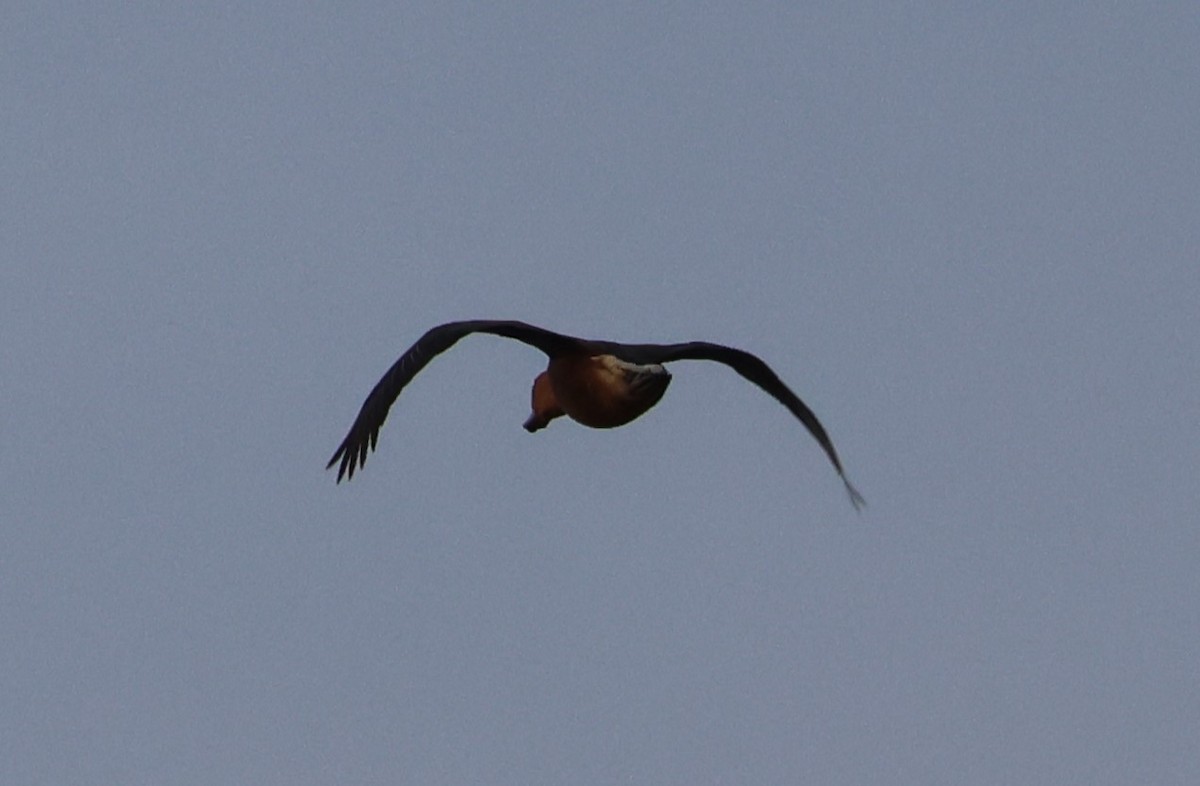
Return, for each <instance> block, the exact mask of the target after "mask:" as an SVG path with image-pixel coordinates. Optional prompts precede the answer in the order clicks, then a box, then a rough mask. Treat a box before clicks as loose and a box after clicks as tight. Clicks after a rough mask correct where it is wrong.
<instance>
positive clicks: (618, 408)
mask: <svg viewBox="0 0 1200 786" xmlns="http://www.w3.org/2000/svg"><path fill="white" fill-rule="evenodd" d="M549 373H550V382H551V385H552V386H553V387H554V397H555V398H556V399H557V400H558V404H559V406H561V407H562V410H563V411H564V412H566V413H567V415H569V416H570V417H571V419H572V420H575V421H576V422H579V423H582V424H583V425H585V426H591V427H592V428H615V427H617V426H623V425H625V424H626V423H628V422H629V421H631V420H633V419H634V418H637V417H638V416H640V415H642V414H643V413H645V412H646V410H648V409H650V408H651V407H653V406H654V405H655V404H657V403H658V401H659V399H661V398H662V397H663V394H664V393H665V392H666V391H667V385H669V384H670V382H671V374H670V373H669V372H668V371H667V370H666V369H665V368H663V367H662V366H660V365H657V364H655V365H647V366H640V365H637V364H634V363H628V362H626V361H623V360H621V359H620V358H617V357H614V356H613V355H593V356H591V357H588V356H583V355H571V356H566V357H558V358H554V359H553V360H551V361H550V368H549Z"/></svg>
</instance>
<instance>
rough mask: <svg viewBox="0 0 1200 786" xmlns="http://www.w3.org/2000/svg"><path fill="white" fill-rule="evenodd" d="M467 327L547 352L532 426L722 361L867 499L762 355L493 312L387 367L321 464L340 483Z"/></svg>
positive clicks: (595, 417) (633, 399) (599, 414)
mask: <svg viewBox="0 0 1200 786" xmlns="http://www.w3.org/2000/svg"><path fill="white" fill-rule="evenodd" d="M471 333H490V334H492V335H495V336H504V337H505V338H514V339H516V340H517V341H521V342H524V343H526V344H528V345H530V346H532V347H536V348H537V349H540V350H541V351H542V352H545V353H546V355H547V356H548V357H549V358H550V364H549V367H548V368H547V369H546V370H545V371H543V372H542V373H541V374H539V375H538V377H537V379H535V380H534V381H533V394H532V399H533V400H532V409H533V412H532V414H530V416H529V419H528V420H526V421H525V429H526V430H527V431H530V432H534V431H537V430H538V429H541V428H545V427H546V426H547V425H548V424H549V423H550V421H551V420H553V419H554V418H557V417H559V416H561V415H567V416H568V417H570V418H571V419H572V420H574V421H576V422H578V423H582V424H583V425H585V426H591V427H592V428H614V427H616V426H623V425H625V424H626V423H628V422H630V421H631V420H634V419H635V418H637V417H638V416H640V415H642V414H643V413H644V412H646V410H648V409H650V408H651V407H653V406H654V405H655V404H657V403H658V400H659V399H660V398H662V396H663V393H665V392H666V390H667V385H669V384H670V382H671V374H670V373H669V372H668V371H667V370H666V369H665V368H663V365H662V364H663V363H670V362H671V361H675V360H715V361H717V362H718V363H724V364H725V365H727V366H729V367H730V368H732V369H733V370H734V371H736V372H737V373H739V374H741V375H742V376H743V377H745V378H746V379H748V380H749V381H751V382H753V383H754V384H755V385H758V386H759V387H760V388H762V389H763V390H765V391H766V392H767V393H770V394H771V395H772V396H774V397H775V399H776V400H777V401H779V403H781V404H783V405H784V406H785V407H787V408H788V411H790V412H791V413H792V414H793V415H795V416H796V418H797V419H799V421H800V422H801V423H803V424H804V426H805V427H806V428H807V429H808V431H809V433H811V434H812V435H813V437H814V438H815V439H816V440H817V442H818V443H820V445H821V447H822V448H824V449H825V455H827V456H828V457H829V460H830V461H831V462H833V466H834V468H835V469H836V470H837V472H838V475H839V476H840V477H841V479H842V483H844V484H845V486H846V492H847V493H848V494H849V495H850V502H851V503H852V504H853V505H854V507H855V508H859V507H861V506H862V505H863V504H865V503H864V500H863V497H862V495H861V494H859V493H858V491H857V489H855V488H854V486H852V485H851V484H850V481H849V479H847V478H846V473H845V472H844V471H843V470H842V462H841V460H840V459H838V454H837V451H836V450H834V448H833V442H832V441H830V439H829V435H828V434H826V433H825V428H824V427H823V426H822V425H821V422H820V421H819V420H817V416H816V415H814V414H813V413H812V410H810V409H809V408H808V407H807V406H806V405H805V404H804V402H803V401H801V400H800V399H799V398H798V397H797V396H796V394H795V393H793V392H792V391H791V390H790V389H789V388H788V386H787V385H785V384H783V382H782V381H781V380H780V379H779V377H778V376H776V374H775V372H774V371H772V370H771V369H770V367H769V366H767V364H766V363H764V362H763V361H762V360H760V359H759V358H757V357H755V356H754V355H751V354H750V353H749V352H744V351H742V350H740V349H734V348H732V347H724V346H721V345H720V344H710V343H708V342H707V341H690V342H687V343H684V344H619V343H616V342H613V341H589V340H586V339H581V338H574V337H573V336H564V335H562V334H561V333H554V332H552V331H549V330H545V329H543V328H539V327H535V326H533V325H528V324H525V323H524V322H515V321H510V320H490V319H479V320H470V321H465V322H448V323H446V324H444V325H438V326H437V327H435V328H433V329H432V330H430V331H429V332H427V333H426V334H425V335H423V336H421V338H419V339H418V340H417V343H415V344H413V345H412V346H411V347H409V349H408V351H407V352H405V353H404V354H403V355H401V356H400V359H399V360H397V361H396V362H395V363H394V364H393V365H392V367H391V368H390V369H388V371H387V373H386V374H384V375H383V378H382V379H381V380H379V382H378V384H376V385H375V389H374V390H372V391H371V394H370V395H369V396H367V400H366V401H365V402H363V405H362V409H361V410H360V411H359V413H358V417H357V418H356V419H355V421H354V425H352V426H351V427H350V433H348V434H347V435H346V438H345V439H344V440H342V444H341V445H339V446H338V449H337V451H336V452H335V453H334V454H333V458H331V459H329V463H328V464H326V465H325V468H326V469H329V468H330V467H332V466H333V465H334V464H336V463H338V461H339V460H340V461H341V465H340V466H339V467H338V476H337V479H338V482H339V483H340V482H341V481H342V478H343V477H346V478H352V477H354V470H355V468H356V467H361V466H363V465H364V464H366V461H367V453H368V451H369V450H374V449H375V443H376V441H377V440H378V438H379V428H380V426H382V425H383V421H384V420H385V419H386V418H387V414H388V410H389V409H391V406H392V404H393V403H394V402H395V401H396V398H397V397H398V396H399V395H400V391H401V390H403V389H404V386H405V385H407V384H408V383H409V382H410V381H411V380H412V378H413V377H415V376H416V375H417V373H418V372H419V371H420V370H421V369H423V368H425V365H426V364H427V363H429V361H430V360H432V359H433V358H434V357H435V356H436V355H439V354H441V353H442V352H445V351H446V350H447V349H449V348H450V347H452V346H453V345H454V344H455V342H457V341H458V340H459V339H461V338H462V337H463V336H466V335H469V334H471Z"/></svg>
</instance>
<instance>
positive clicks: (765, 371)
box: [595, 341, 866, 509]
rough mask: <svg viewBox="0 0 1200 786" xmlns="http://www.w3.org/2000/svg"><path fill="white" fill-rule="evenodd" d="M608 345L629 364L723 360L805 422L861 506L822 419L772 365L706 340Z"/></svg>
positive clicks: (851, 500) (860, 495)
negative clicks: (818, 418)
mask: <svg viewBox="0 0 1200 786" xmlns="http://www.w3.org/2000/svg"><path fill="white" fill-rule="evenodd" d="M595 343H600V342H595ZM608 346H609V349H610V351H612V352H613V354H616V355H617V356H618V357H620V358H621V359H622V360H626V361H628V362H630V363H639V364H642V363H669V362H671V361H673V360H715V361H717V362H718V363H724V364H725V365H727V366H729V367H730V368H732V369H733V370H734V371H736V372H737V373H739V374H741V375H742V376H743V377H745V378H746V379H748V380H750V381H751V382H753V383H754V384H755V385H758V386H759V387H760V388H762V389H763V390H765V391H767V392H768V393H770V394H771V395H772V396H774V397H775V400H776V401H778V402H779V403H780V404H783V405H784V406H785V407H787V408H788V411H790V412H791V413H792V414H793V415H795V416H796V417H797V419H799V421H800V422H801V423H803V424H804V426H805V428H807V429H808V431H809V433H810V434H812V435H813V437H814V438H815V439H816V440H817V442H819V443H820V445H821V447H822V448H824V449H825V455H827V456H829V460H830V461H832V462H833V466H834V468H835V469H837V471H838V475H840V476H841V478H842V483H844V484H846V493H848V494H849V495H850V502H851V504H853V505H854V507H855V509H861V508H862V506H863V505H865V504H866V500H864V499H863V496H862V494H859V493H858V489H856V488H854V486H853V485H851V483H850V480H849V479H848V478H847V477H846V472H845V470H843V469H842V462H841V459H839V458H838V454H837V450H835V449H834V447H833V441H832V440H830V439H829V435H828V434H827V433H826V432H825V427H824V426H822V425H821V421H819V420H817V416H816V415H814V414H813V411H812V410H811V409H809V408H808V405H806V404H805V403H804V402H803V401H801V400H800V398H799V396H797V395H796V394H795V393H793V392H792V391H791V389H790V388H789V387H788V386H787V385H785V384H784V383H783V380H781V379H780V378H779V377H778V375H776V374H775V372H774V371H772V370H771V367H770V366H768V365H767V364H766V363H764V362H763V361H762V360H761V359H760V358H758V357H755V356H754V355H751V354H750V353H749V352H744V351H742V350H740V349H734V348H733V347H724V346H721V345H720V344H710V343H708V342H707V341H692V342H689V343H687V344H611V345H608Z"/></svg>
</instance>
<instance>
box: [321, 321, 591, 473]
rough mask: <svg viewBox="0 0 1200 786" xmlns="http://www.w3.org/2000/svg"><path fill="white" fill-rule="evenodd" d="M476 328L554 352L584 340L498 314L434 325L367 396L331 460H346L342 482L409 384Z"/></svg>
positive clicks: (340, 470)
mask: <svg viewBox="0 0 1200 786" xmlns="http://www.w3.org/2000/svg"><path fill="white" fill-rule="evenodd" d="M471 333H490V334H492V335H495V336H504V337H505V338H514V339H516V340H517V341H522V342H524V343H526V344H529V345H530V346H533V347H537V348H538V349H540V350H542V351H543V352H545V353H546V354H547V355H549V356H551V357H554V356H555V355H557V354H559V353H562V352H570V351H572V350H575V349H577V348H578V347H579V345H580V343H581V342H580V340H579V339H577V338H573V337H571V336H564V335H562V334H561V333H554V332H553V331H550V330H544V329H542V328H539V327H536V326H534V325H528V324H526V323H524V322H516V321H511V320H496V319H476V320H469V321H465V322H447V323H446V324H444V325H438V326H437V327H435V328H432V329H430V330H429V331H428V332H426V333H425V335H423V336H421V337H420V338H419V339H417V343H415V344H413V345H412V346H411V347H409V348H408V351H406V352H405V353H404V354H403V355H401V356H400V359H399V360H397V361H396V362H395V363H393V364H392V367H391V368H389V369H388V370H387V373H386V374H384V375H383V378H382V379H380V380H379V382H378V383H377V384H376V385H375V388H374V390H372V391H371V394H370V395H369V396H367V400H366V401H364V402H363V405H362V409H361V410H359V412H358V417H357V418H355V420H354V425H352V426H351V427H350V432H349V433H348V434H346V438H345V439H343V440H342V444H341V445H339V446H338V449H337V451H336V452H335V453H334V454H333V458H331V459H329V463H328V464H326V465H325V468H326V469H329V468H330V467H332V466H333V465H334V464H336V463H338V461H339V460H340V461H341V466H339V467H338V476H337V479H338V482H339V483H341V481H342V478H343V477H346V478H347V479H349V478H352V477H354V470H355V468H357V467H361V466H363V465H364V464H366V462H367V453H368V452H369V451H371V450H374V449H375V443H376V441H377V440H378V439H379V428H380V426H382V425H383V421H384V420H386V419H387V415H388V410H389V409H391V407H392V404H393V403H394V402H395V401H396V398H397V397H398V396H399V395H400V391H402V390H403V389H404V386H405V385H407V384H408V383H409V382H411V381H412V378H413V377H415V376H416V375H417V373H418V372H420V370H421V369H423V368H425V366H426V365H427V364H428V363H429V361H431V360H433V358H434V357H436V356H437V355H440V354H441V353H443V352H445V351H446V350H447V349H449V348H450V347H452V346H454V344H455V343H456V342H457V341H458V340H459V339H460V338H462V337H463V336H467V335H470V334H471Z"/></svg>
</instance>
